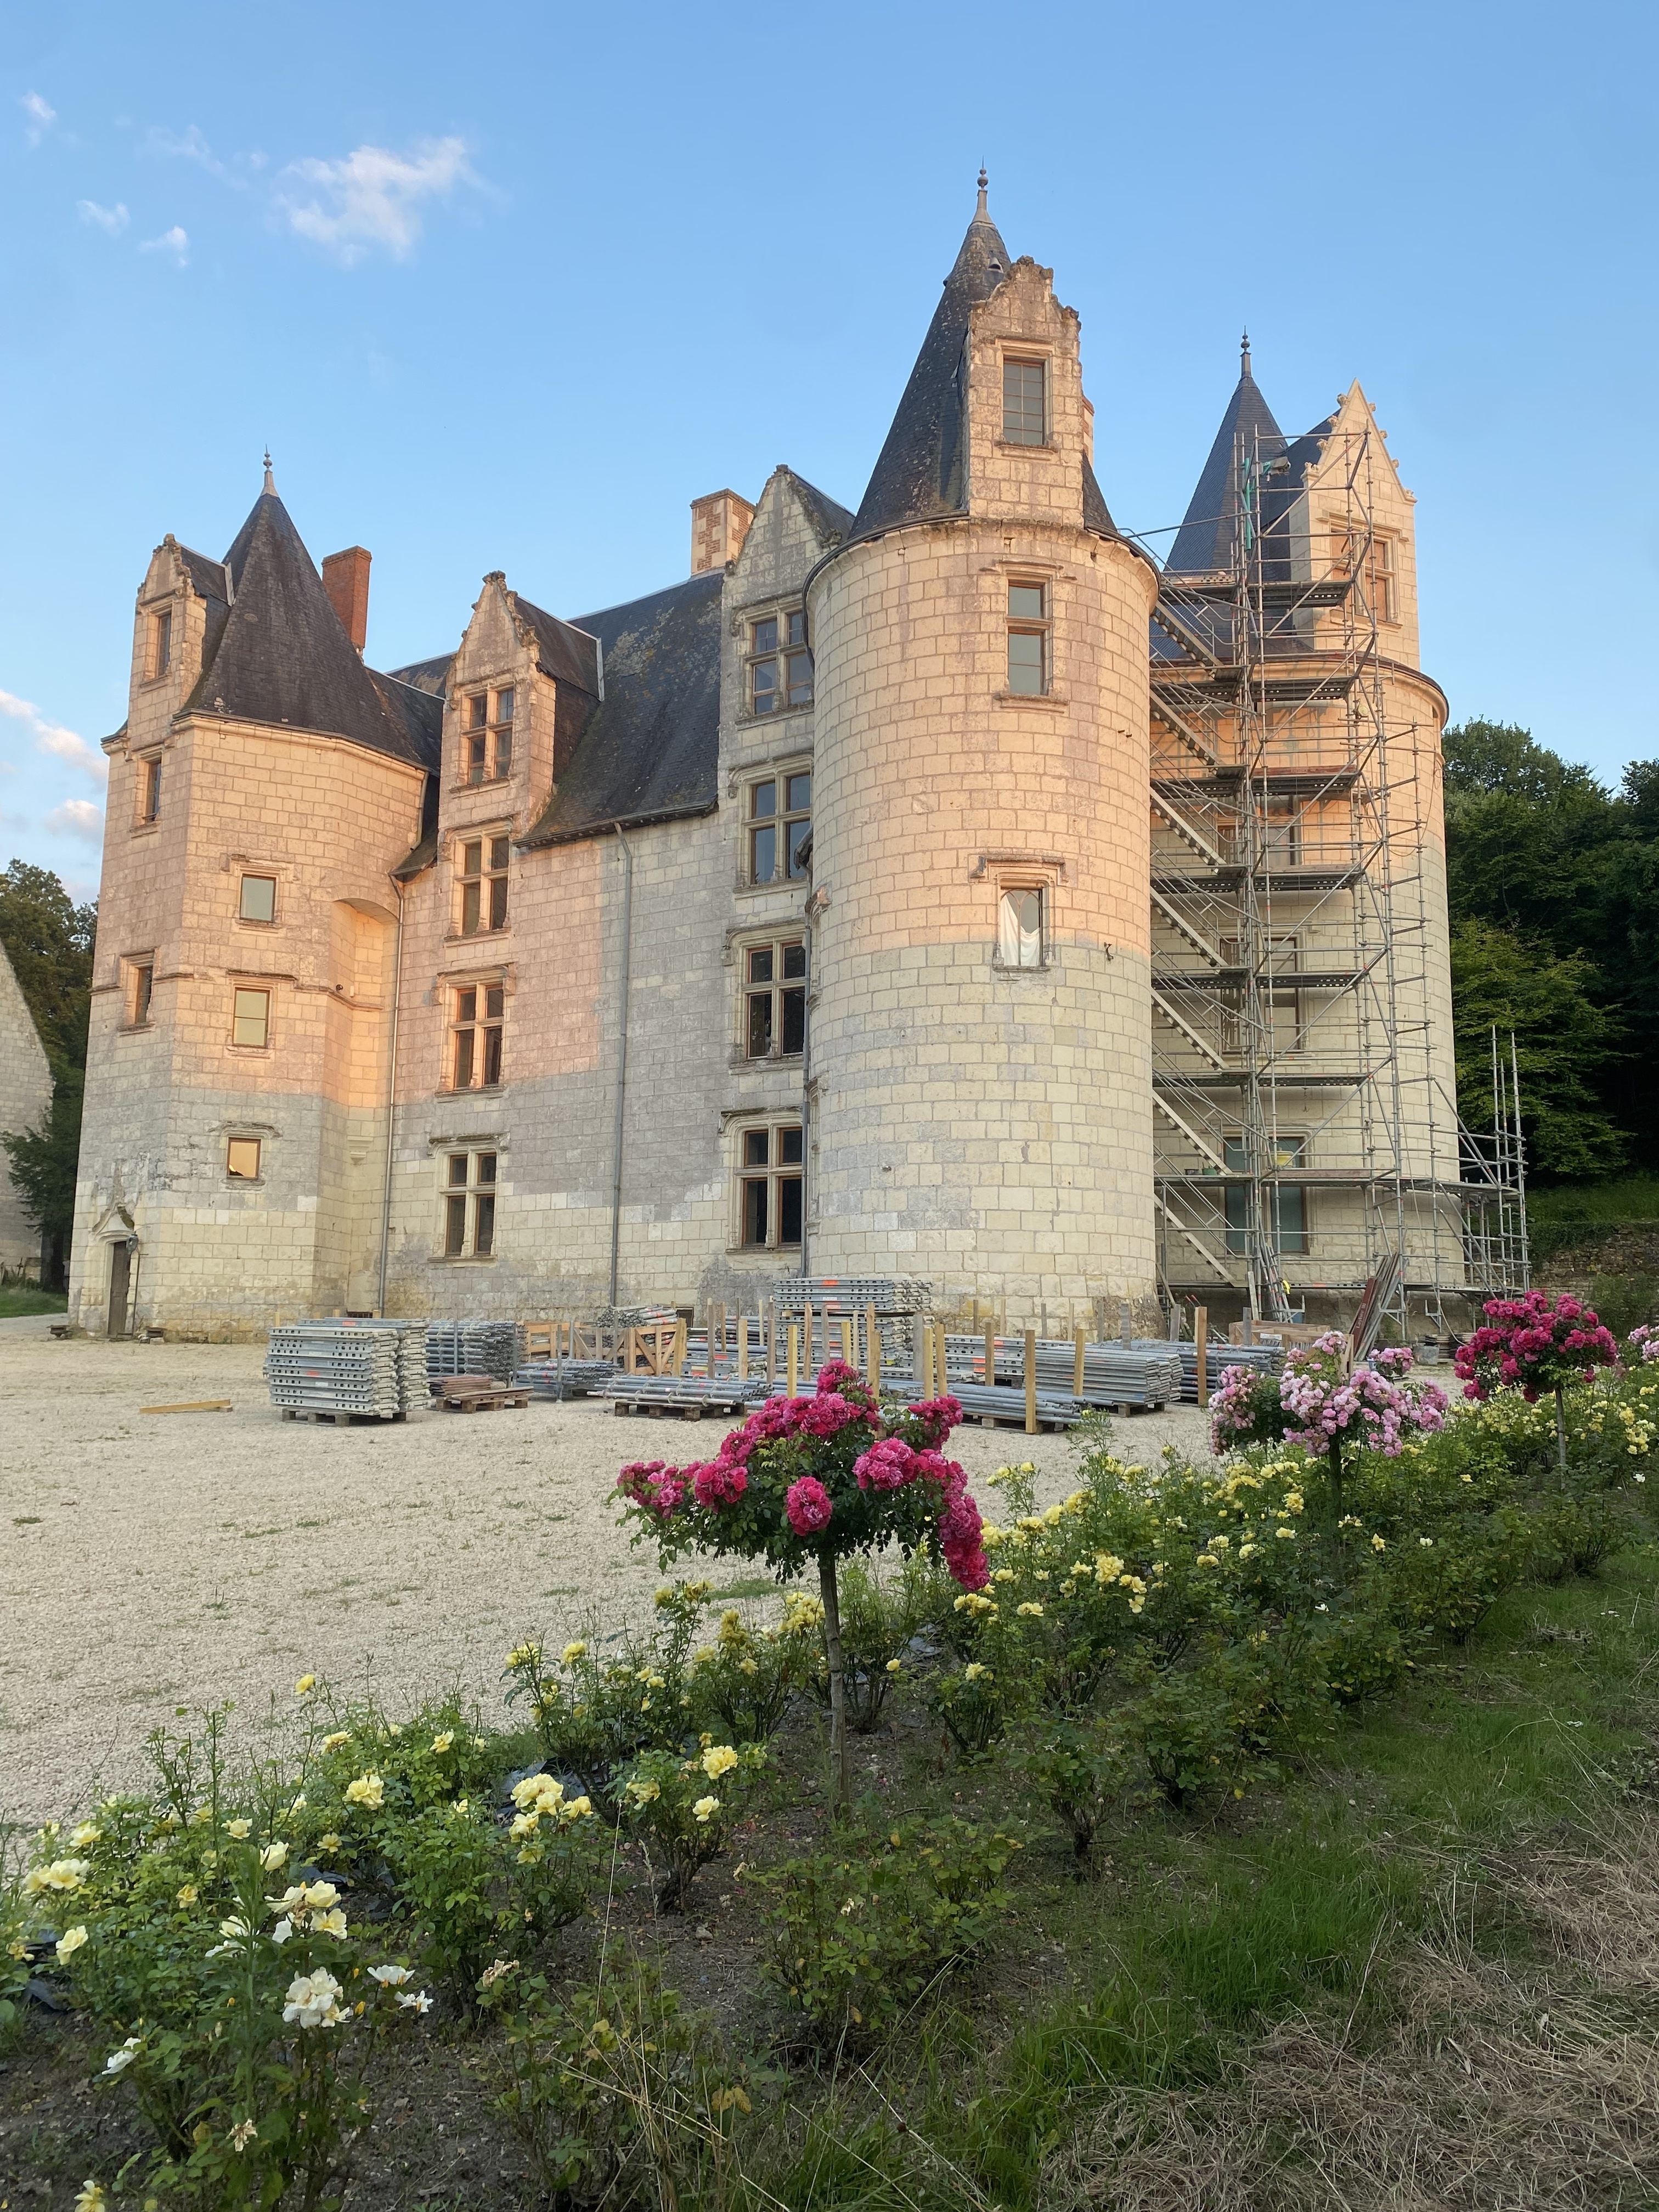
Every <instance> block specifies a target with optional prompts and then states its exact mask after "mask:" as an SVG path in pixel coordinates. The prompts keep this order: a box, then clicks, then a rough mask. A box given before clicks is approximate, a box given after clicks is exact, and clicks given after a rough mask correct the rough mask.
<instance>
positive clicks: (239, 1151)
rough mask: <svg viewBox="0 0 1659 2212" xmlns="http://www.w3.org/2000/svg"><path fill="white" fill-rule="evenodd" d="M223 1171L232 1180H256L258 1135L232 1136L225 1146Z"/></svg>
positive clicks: (257, 1171) (257, 1174) (257, 1173)
mask: <svg viewBox="0 0 1659 2212" xmlns="http://www.w3.org/2000/svg"><path fill="white" fill-rule="evenodd" d="M225 1173H226V1174H227V1175H228V1176H229V1177H230V1179H231V1181H232V1182H258V1179H259V1139H258V1137H233V1138H232V1139H230V1142H229V1143H228V1145H227V1146H225Z"/></svg>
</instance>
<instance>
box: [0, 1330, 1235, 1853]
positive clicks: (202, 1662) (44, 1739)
mask: <svg viewBox="0 0 1659 2212" xmlns="http://www.w3.org/2000/svg"><path fill="white" fill-rule="evenodd" d="M262 1357H263V1351H262V1347H260V1346H253V1345H167V1344H104V1343H96V1342H89V1341H78V1342H77V1341H68V1342H59V1341H57V1340H54V1339H52V1337H51V1336H50V1335H49V1334H47V1333H46V1324H45V1323H44V1322H33V1321H31V1322H4V1323H0V1512H3V1515H4V1520H3V1522H0V1528H3V1534H4V1538H5V1541H4V1547H3V1559H4V1565H3V1568H0V1820H7V1819H11V1820H18V1819H21V1820H27V1821H28V1822H31V1823H32V1822H35V1821H39V1820H44V1819H47V1818H52V1817H56V1816H58V1815H62V1814H66V1813H69V1812H71V1811H73V1810H75V1809H76V1808H77V1807H80V1806H82V1805H84V1804H85V1803H86V1802H88V1800H89V1799H90V1798H91V1797H92V1796H94V1795H95V1794H97V1793H98V1792H99V1791H100V1790H106V1789H108V1788H111V1787H113V1786H117V1785H118V1784H125V1783H130V1782H131V1781H132V1780H134V1779H135V1778H136V1777H137V1774H138V1773H139V1772H140V1771H141V1765H142V1760H141V1748H142V1745H143V1738H144V1735H145V1734H146V1733H147V1731H148V1730H149V1729H151V1728H153V1727H154V1726H155V1725H156V1723H159V1722H163V1721H171V1720H172V1717H173V1711H174V1709H175V1707H177V1706H179V1705H186V1706H189V1707H191V1708H192V1709H194V1708H197V1707H200V1706H202V1705H210V1704H215V1703H217V1702H218V1701H220V1700H222V1699H234V1701H235V1704H236V1706H237V1709H238V1712H239V1715H240V1717H242V1720H243V1722H244V1723H246V1722H248V1721H252V1720H256V1719H258V1717H260V1716H262V1715H263V1714H264V1712H265V1711H267V1710H268V1707H269V1705H270V1700H271V1699H273V1698H275V1699H278V1700H279V1701H281V1702H282V1703H283V1705H291V1703H292V1694H293V1684H294V1680H295V1676H296V1675H298V1674H301V1673H304V1672H313V1673H315V1674H319V1675H320V1676H324V1677H326V1678H328V1679H330V1680H332V1681H334V1682H335V1683H337V1684H338V1685H339V1686H342V1687H343V1688H347V1687H349V1688H353V1689H365V1688H368V1689H372V1691H373V1692H374V1694H375V1696H377V1697H378V1698H380V1699H383V1700H385V1701H386V1703H387V1704H388V1705H391V1706H392V1708H394V1709H396V1708H397V1707H398V1706H399V1705H402V1704H403V1703H404V1702H405V1701H408V1700H412V1699H416V1698H417V1697H419V1696H422V1695H424V1694H426V1693H428V1692H432V1691H435V1690H440V1689H444V1688H447V1687H450V1686H459V1687H460V1688H461V1689H463V1690H464V1691H465V1692H468V1693H469V1694H471V1695H475V1696H477V1698H478V1699H479V1700H480V1701H481V1702H482V1703H483V1706H484V1708H485V1710H486V1711H495V1710H496V1709H497V1698H498V1692H499V1675H500V1671H501V1660H502V1657H503V1656H504V1654H505V1653H506V1652H507V1650H508V1649H509V1647H510V1646H511V1645H512V1644H513V1642H514V1641H515V1640H516V1639H517V1638H520V1636H522V1635H524V1634H525V1633H526V1632H535V1633H538V1634H540V1635H543V1636H544V1637H546V1638H550V1639H558V1638H562V1637H563V1636H564V1635H566V1634H574V1633H575V1632H577V1631H578V1630H579V1629H580V1628H582V1627H585V1626H586V1625H587V1624H588V1622H589V1620H590V1619H592V1617H594V1616H598V1617H599V1618H600V1619H602V1620H603V1622H604V1623H605V1625H606V1626H615V1625H616V1624H617V1622H619V1621H621V1620H624V1619H626V1618H627V1617H628V1616H629V1615H630V1614H634V1615H638V1614H639V1613H641V1612H643V1611H647V1610H648V1609H649V1599H650V1593H651V1591H652V1590H653V1589H654V1588H655V1587H656V1585H657V1583H659V1580H660V1579H661V1577H660V1576H659V1572H658V1570H657V1566H656V1564H655V1559H654V1555H653V1553H649V1552H647V1551H645V1550H637V1551H636V1550H633V1549H631V1548H630V1547H629V1543H628V1541H627V1537H626V1535H625V1534H624V1533H623V1530H622V1529H621V1528H620V1527H619V1526H618V1523H617V1519H616V1517H615V1515H614V1514H613V1512H612V1510H611V1503H610V1497H611V1486H612V1484H613V1482H614V1480H615V1479H616V1473H617V1468H618V1467H620V1466H621V1465H622V1464H623V1462H625V1461H627V1460H629V1459H668V1460H671V1461H672V1460H676V1459H687V1458H692V1457H698V1458H703V1457H707V1456H708V1455H710V1454H711V1453H712V1452H713V1450H714V1446H715V1443H716V1441H717V1439H718V1437H720V1435H721V1434H723V1433H724V1427H725V1425H723V1424H717V1423H716V1422H714V1421H712V1420H710V1421H704V1422H702V1423H698V1424H695V1425H694V1424H692V1423H689V1422H684V1421H681V1420H663V1421H649V1420H643V1419H634V1420H619V1419H617V1418H616V1417H615V1415H614V1414H613V1413H612V1412H611V1408H610V1407H608V1406H598V1405H594V1404H592V1403H591V1402H589V1401H578V1402H576V1403H574V1404H572V1405H568V1406H555V1405H546V1404H541V1405H537V1404H532V1406H530V1407H528V1408H526V1410H524V1411H522V1412H506V1413H483V1414H471V1415H455V1414H439V1413H423V1414H421V1415H419V1416H416V1418H414V1419H410V1421H409V1422H407V1423H403V1424H395V1425H394V1424H385V1425H362V1426H360V1427H352V1428H337V1427H335V1426H334V1425H332V1424H330V1423H320V1424H313V1423H311V1422H302V1421H284V1420H283V1419H282V1418H281V1417H280V1416H279V1415H278V1414H277V1413H276V1412H275V1411H273V1409H272V1408H271V1407H270V1404H269V1402H268V1401H267V1398H266V1395H265V1387H264V1381H263V1378H262V1376H261V1375H260V1371H259V1370H260V1361H261V1358H262ZM202 1398H228V1399H229V1400H230V1401H232V1411H230V1412H229V1413H143V1412H142V1411H141V1410H140V1409H141V1408H142V1407H146V1406H155V1405H167V1404H173V1403H176V1402H178V1401H181V1400H191V1399H202ZM1171 1439H1173V1440H1175V1441H1176V1442H1177V1443H1179V1444H1180V1445H1181V1446H1182V1448H1183V1449H1187V1450H1191V1451H1195V1450H1198V1449H1200V1448H1201V1444H1202V1428H1201V1425H1200V1417H1199V1415H1198V1413H1197V1412H1196V1410H1195V1409H1192V1408H1183V1409H1182V1410H1180V1411H1178V1412H1172V1413H1165V1414H1151V1415H1146V1416H1142V1417H1139V1418H1138V1419H1133V1420H1131V1421H1126V1422H1122V1423H1120V1424H1119V1443H1120V1449H1121V1450H1122V1452H1123V1454H1124V1455H1125V1456H1126V1457H1129V1456H1133V1458H1135V1459H1137V1460H1144V1459H1146V1458H1148V1457H1149V1456H1150V1455H1152V1453H1154V1452H1156V1451H1157V1450H1158V1449H1160V1447H1161V1446H1162V1445H1163V1444H1164V1443H1165V1442H1166V1441H1170V1440H1171ZM951 1449H952V1451H953V1453H954V1454H955V1455H956V1456H957V1458H959V1459H960V1460H961V1462H962V1463H963V1466H964V1468H966V1469H967V1470H968V1473H969V1476H970V1477H977V1478H981V1480H982V1478H983V1477H984V1476H985V1475H986V1474H990V1473H991V1472H992V1471H993V1470H994V1469H995V1468H997V1467H999V1466H1000V1465H1002V1464H1003V1463H1004V1462H1006V1461H1008V1460H1010V1459H1026V1458H1030V1459H1032V1460H1035V1461H1036V1464H1037V1467H1038V1468H1039V1471H1040V1476H1041V1490H1042V1495H1043V1496H1044V1498H1049V1497H1057V1496H1059V1495H1060V1494H1062V1493H1063V1492H1064V1491H1065V1490H1066V1488H1067V1487H1069V1486H1070V1478H1071V1474H1072V1470H1073V1466H1074V1464H1075V1461H1076V1446H1075V1444H1074V1443H1073V1442H1072V1440H1071V1439H1069V1438H1068V1437H1063V1436H1052V1437H1033V1438H1030V1439H1028V1438H1026V1437H1024V1436H1022V1435H1020V1434H1019V1433H1018V1432H1017V1431H1006V1430H1001V1431H998V1430H986V1429H981V1428H978V1427H972V1426H965V1427H963V1428H962V1429H960V1430H958V1431H957V1435H956V1437H955V1438H954V1439H953V1443H952V1446H951ZM993 1517H994V1516H993ZM687 1571H689V1570H687ZM709 1573H710V1577H711V1578H712V1579H713V1580H714V1583H715V1587H716V1589H717V1590H722V1589H729V1587H730V1585H732V1583H738V1582H743V1581H744V1580H745V1579H746V1578H751V1571H750V1570H748V1569H747V1568H746V1567H745V1565H744V1564H743V1563H741V1562H732V1561H721V1562H711V1564H710V1568H709Z"/></svg>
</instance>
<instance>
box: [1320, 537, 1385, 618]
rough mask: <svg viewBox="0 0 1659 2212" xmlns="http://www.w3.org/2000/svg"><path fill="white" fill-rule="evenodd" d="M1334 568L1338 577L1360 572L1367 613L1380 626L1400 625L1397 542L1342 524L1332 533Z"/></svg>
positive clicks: (1332, 564) (1332, 563)
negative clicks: (1395, 557) (1397, 587)
mask: <svg viewBox="0 0 1659 2212" xmlns="http://www.w3.org/2000/svg"><path fill="white" fill-rule="evenodd" d="M1331 566H1332V568H1333V569H1334V572H1335V574H1337V575H1339V576H1352V575H1353V574H1355V573H1356V572H1358V575H1359V578H1360V589H1361V592H1363V594H1364V605H1365V608H1366V610H1367V611H1369V612H1370V614H1371V615H1373V616H1374V617H1376V620H1377V621H1378V622H1380V623H1393V622H1398V621H1399V619H1400V616H1399V612H1398V610H1397V608H1396V605H1395V570H1394V540H1393V538H1378V537H1376V536H1368V534H1367V533H1366V532H1365V531H1364V530H1363V529H1356V530H1349V529H1346V528H1344V527H1343V526H1340V525H1339V526H1337V527H1336V528H1335V529H1334V531H1333V532H1332V533H1331Z"/></svg>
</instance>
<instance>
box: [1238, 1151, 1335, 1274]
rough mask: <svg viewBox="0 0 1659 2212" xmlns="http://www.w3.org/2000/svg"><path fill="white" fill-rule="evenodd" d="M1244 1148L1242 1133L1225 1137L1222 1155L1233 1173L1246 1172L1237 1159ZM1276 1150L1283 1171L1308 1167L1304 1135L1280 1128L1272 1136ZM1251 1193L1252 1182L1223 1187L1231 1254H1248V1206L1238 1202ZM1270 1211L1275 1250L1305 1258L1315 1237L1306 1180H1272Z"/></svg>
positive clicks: (1280, 1169)
mask: <svg viewBox="0 0 1659 2212" xmlns="http://www.w3.org/2000/svg"><path fill="white" fill-rule="evenodd" d="M1243 1150H1244V1139H1243V1137H1226V1138H1224V1139H1222V1147H1221V1156H1222V1158H1223V1159H1224V1160H1225V1162H1226V1164H1227V1170H1228V1172H1229V1173H1230V1174H1232V1175H1239V1174H1242V1173H1243V1172H1244V1165H1243V1162H1242V1161H1236V1156H1237V1154H1239V1153H1242V1152H1243ZM1273 1153H1274V1167H1275V1170H1276V1171H1279V1172H1282V1171H1283V1170H1285V1169H1286V1168H1292V1169H1294V1168H1306V1166H1307V1165H1308V1139H1307V1138H1306V1137H1305V1136H1304V1135H1300V1134H1297V1135H1289V1134H1286V1133H1285V1132H1283V1131H1281V1132H1280V1133H1279V1134H1278V1135H1277V1136H1276V1137H1275V1138H1274V1139H1273ZM1285 1153H1293V1154H1294V1156H1295V1157H1294V1158H1280V1157H1279V1156H1280V1155H1281V1154H1285ZM1248 1194H1249V1186H1248V1185H1247V1184H1244V1183H1236V1182H1230V1183H1226V1184H1225V1185H1224V1186H1223V1188H1222V1194H1221V1197H1222V1209H1221V1210H1222V1218H1223V1223H1224V1226H1225V1237H1226V1248H1227V1252H1228V1255H1229V1256H1230V1257H1233V1258H1237V1257H1238V1256H1240V1255H1243V1254H1248V1252H1249V1249H1250V1247H1249V1236H1250V1225H1249V1215H1248V1208H1247V1207H1245V1206H1243V1205H1242V1204H1241V1203H1239V1201H1242V1200H1244V1199H1246V1198H1247V1197H1248ZM1286 1201H1291V1203H1290V1204H1288V1205H1287V1203H1286ZM1236 1211H1237V1212H1238V1213H1239V1214H1240V1216H1241V1217H1242V1218H1240V1219H1238V1220H1237V1221H1235V1220H1234V1219H1233V1218H1232V1217H1233V1214H1234V1212H1236ZM1286 1212H1294V1213H1295V1215H1296V1220H1295V1223H1294V1224H1293V1225H1292V1224H1291V1223H1289V1222H1287V1221H1286V1220H1285V1214H1286ZM1268 1214H1269V1217H1270V1219H1271V1222H1272V1228H1271V1231H1270V1234H1271V1237H1272V1241H1273V1251H1274V1252H1275V1254H1277V1255H1280V1256H1281V1257H1287V1258H1290V1259H1293V1260H1303V1259H1306V1258H1307V1256H1308V1255H1309V1254H1310V1252H1311V1251H1312V1249H1313V1240H1312V1237H1311V1234H1310V1231H1309V1227H1308V1186H1307V1185H1306V1183H1278V1182H1276V1183H1272V1184H1270V1185H1269V1186H1268ZM1292 1240H1294V1241H1292Z"/></svg>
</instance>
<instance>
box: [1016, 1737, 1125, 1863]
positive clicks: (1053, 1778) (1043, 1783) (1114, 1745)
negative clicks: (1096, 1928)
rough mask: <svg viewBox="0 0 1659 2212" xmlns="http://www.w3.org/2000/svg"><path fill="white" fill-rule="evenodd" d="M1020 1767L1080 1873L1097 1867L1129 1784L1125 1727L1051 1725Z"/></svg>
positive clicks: (1026, 1753)
mask: <svg viewBox="0 0 1659 2212" xmlns="http://www.w3.org/2000/svg"><path fill="white" fill-rule="evenodd" d="M1019 1764H1020V1765H1021V1767H1022V1768H1023V1770H1024V1773H1025V1775H1026V1777H1027V1778H1028V1779H1029V1781H1030V1783H1031V1784H1032V1786H1033V1787H1034V1788H1035V1789H1036V1790H1037V1791H1038V1793H1039V1794H1040V1795H1041V1796H1042V1799H1043V1801H1044V1802H1045V1803H1046V1804H1047V1805H1048V1809H1049V1811H1050V1812H1051V1813H1052V1814H1054V1818H1055V1819H1056V1820H1058V1821H1059V1822H1060V1826H1061V1827H1062V1828H1063V1829H1064V1830H1065V1832H1066V1836H1067V1837H1068V1838H1069V1839H1070V1842H1071V1846H1072V1857H1073V1861H1074V1863H1076V1865H1077V1867H1078V1869H1079V1871H1083V1870H1085V1869H1088V1868H1090V1867H1091V1866H1092V1865H1093V1863H1094V1860H1095V1854H1096V1848H1097V1844H1098V1841H1099V1837H1100V1831H1101V1829H1102V1827H1103V1825H1104V1823H1105V1821H1106V1820H1107V1817H1108V1815H1109V1814H1110V1812H1111V1811H1112V1808H1113V1807H1114V1806H1115V1804H1116V1803H1117V1802H1119V1801H1120V1800H1121V1797H1122V1796H1123V1792H1124V1789H1125V1785H1126V1783H1127V1776H1128V1769H1129V1747H1128V1744H1127V1737H1126V1731H1125V1729H1124V1726H1123V1723H1122V1722H1121V1720H1118V1719H1116V1718H1115V1717H1114V1718H1110V1719H1105V1718H1102V1717H1099V1716H1098V1715H1091V1716H1090V1717H1087V1718H1086V1719H1082V1720H1079V1719H1076V1718H1073V1717H1071V1716H1069V1715H1067V1716H1065V1717H1061V1718H1060V1719H1059V1720H1056V1721H1051V1722H1050V1723H1049V1724H1048V1727H1047V1728H1046V1729H1043V1730H1042V1733H1041V1734H1040V1735H1038V1736H1037V1738H1036V1741H1035V1742H1034V1743H1033V1744H1031V1746H1030V1747H1029V1749H1028V1750H1027V1751H1026V1752H1025V1753H1024V1755H1023V1756H1022V1758H1021V1759H1020V1761H1019Z"/></svg>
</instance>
